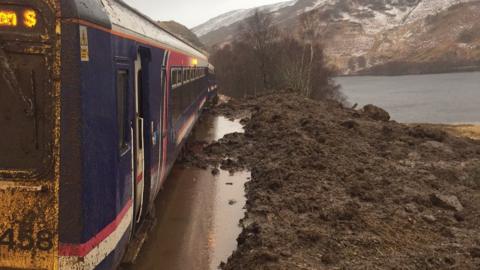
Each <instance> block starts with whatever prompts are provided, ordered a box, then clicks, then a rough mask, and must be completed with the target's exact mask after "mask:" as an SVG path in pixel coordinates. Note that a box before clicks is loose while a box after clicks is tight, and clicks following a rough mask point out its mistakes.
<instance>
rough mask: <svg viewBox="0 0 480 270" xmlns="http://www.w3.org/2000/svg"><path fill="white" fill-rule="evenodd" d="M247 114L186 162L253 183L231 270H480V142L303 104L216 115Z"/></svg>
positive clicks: (224, 108) (241, 104)
mask: <svg viewBox="0 0 480 270" xmlns="http://www.w3.org/2000/svg"><path fill="white" fill-rule="evenodd" d="M246 111H248V112H249V113H250V117H248V118H245V119H243V120H242V123H244V124H245V133H244V134H242V133H233V134H229V135H226V136H225V137H224V138H223V139H221V140H220V141H218V142H213V143H208V142H200V141H191V142H190V153H188V154H187V155H186V159H185V160H184V162H185V163H187V164H191V165H196V166H199V167H203V168H207V167H208V166H221V167H222V169H225V170H231V171H235V170H240V169H244V168H247V169H249V170H251V171H252V179H251V181H250V182H248V183H247V185H246V187H247V200H248V202H247V215H246V217H245V218H244V219H243V220H242V226H243V232H242V234H241V235H240V237H239V238H238V244H239V246H238V249H237V250H236V251H235V252H234V253H233V254H232V256H231V257H230V258H229V259H228V261H227V262H226V263H225V264H223V265H222V268H223V269H228V270H244V269H480V141H478V140H473V139H470V138H462V137H458V136H453V135H451V134H449V133H448V132H445V131H444V130H442V129H439V128H436V127H431V126H424V125H418V126H411V125H403V124H399V123H397V122H395V121H390V120H389V116H388V113H386V112H385V111H383V110H382V109H380V108H377V107H374V106H368V107H366V108H364V109H362V110H354V109H348V108H344V107H343V106H342V105H341V104H339V103H336V102H318V101H312V100H309V99H305V98H302V97H299V96H298V95H296V94H294V93H279V94H274V95H269V96H264V97H260V98H258V99H256V100H250V101H235V100H232V101H230V102H229V103H226V104H221V105H219V106H217V107H216V108H214V109H213V110H212V111H211V112H210V113H213V114H222V115H225V116H227V117H234V116H238V115H245V112H246ZM212 172H213V173H215V170H212Z"/></svg>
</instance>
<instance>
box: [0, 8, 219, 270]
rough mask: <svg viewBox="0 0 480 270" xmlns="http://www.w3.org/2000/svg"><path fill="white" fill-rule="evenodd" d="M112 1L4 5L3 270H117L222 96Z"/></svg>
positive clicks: (163, 39) (0, 43)
mask: <svg viewBox="0 0 480 270" xmlns="http://www.w3.org/2000/svg"><path fill="white" fill-rule="evenodd" d="M212 72H213V67H211V65H210V64H209V63H208V59H207V56H206V54H205V53H203V52H202V51H199V50H198V49H196V48H194V47H192V46H191V45H189V44H187V43H186V42H184V41H182V40H181V39H179V38H177V37H176V36H175V35H173V34H171V33H169V32H167V31H165V30H164V29H162V28H161V27H159V26H158V25H157V24H156V23H155V22H153V21H151V20H150V19H148V18H147V17H145V16H143V15H142V14H140V13H139V12H137V11H136V10H134V9H132V8H130V7H129V6H127V5H126V4H124V3H123V2H121V1H113V0H0V135H1V136H2V139H1V140H0V198H1V200H0V269H62V270H63V269H69V270H70V269H72V270H77V269H115V268H116V267H117V266H118V265H119V264H120V262H121V260H122V257H123V256H124V254H125V251H126V249H127V247H128V245H129V242H130V241H131V239H132V237H133V236H134V235H135V233H136V231H137V230H138V228H139V227H140V225H141V224H142V222H143V221H144V219H145V217H146V215H147V214H148V213H149V211H150V210H151V207H152V203H153V201H154V199H155V197H156V195H157V194H158V192H159V190H160V187H161V186H162V183H163V181H164V180H165V178H166V176H167V174H168V172H169V170H170V168H171V167H172V165H173V163H174V161H175V159H176V156H177V154H178V152H179V151H180V149H181V147H182V145H183V143H184V141H185V140H186V138H187V136H188V135H189V133H190V131H191V130H192V127H193V126H194V124H195V122H196V120H197V119H198V117H199V114H200V112H201V110H202V107H203V106H204V105H205V103H206V102H207V99H208V98H209V97H211V96H212V95H213V93H214V90H215V89H216V85H215V80H214V77H213V74H212Z"/></svg>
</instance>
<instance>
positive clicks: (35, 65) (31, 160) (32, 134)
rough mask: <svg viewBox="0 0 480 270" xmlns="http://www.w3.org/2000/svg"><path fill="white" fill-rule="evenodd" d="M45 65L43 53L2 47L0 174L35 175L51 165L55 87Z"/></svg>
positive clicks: (44, 171) (0, 74) (0, 68)
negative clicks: (11, 50) (19, 52)
mask: <svg viewBox="0 0 480 270" xmlns="http://www.w3.org/2000/svg"><path fill="white" fill-rule="evenodd" d="M46 66H47V67H48V62H47V61H46V60H45V56H44V55H33V54H28V55H26V54H25V55H24V54H16V53H10V52H8V51H7V50H5V49H3V48H2V47H1V46H0V130H1V131H2V133H1V134H2V138H3V139H2V140H0V153H4V154H3V155H0V175H1V176H3V175H4V176H5V177H11V176H12V177H14V174H15V172H19V173H22V172H28V175H27V177H33V176H32V175H31V174H34V175H35V176H36V175H38V174H40V173H47V171H46V170H48V169H50V168H51V166H50V164H51V161H52V145H53V143H54V142H53V137H52V134H53V132H52V131H53V127H54V122H53V121H54V119H55V117H52V115H54V99H53V97H54V94H53V89H54V87H53V85H51V80H50V77H49V75H48V68H45V67H46ZM5 153H8V154H5ZM18 177H20V176H18Z"/></svg>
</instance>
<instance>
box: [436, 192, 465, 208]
mask: <svg viewBox="0 0 480 270" xmlns="http://www.w3.org/2000/svg"><path fill="white" fill-rule="evenodd" d="M430 201H431V202H432V204H433V205H435V206H437V207H440V208H444V209H447V210H455V211H457V212H460V211H463V205H462V203H461V202H460V201H459V200H458V198H457V197H456V196H447V195H442V194H432V195H430Z"/></svg>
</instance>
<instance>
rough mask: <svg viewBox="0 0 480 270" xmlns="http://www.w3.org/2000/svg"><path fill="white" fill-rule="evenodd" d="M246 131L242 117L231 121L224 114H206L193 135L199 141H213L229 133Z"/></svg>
mask: <svg viewBox="0 0 480 270" xmlns="http://www.w3.org/2000/svg"><path fill="white" fill-rule="evenodd" d="M244 131H245V130H244V129H243V126H242V124H240V119H238V120H234V121H231V120H229V119H228V118H226V117H223V116H215V117H214V116H206V117H204V118H202V122H201V123H199V125H198V126H197V127H196V130H195V134H193V135H192V136H194V138H195V139H197V140H199V141H206V142H213V141H218V140H220V139H221V138H223V136H225V135H227V134H230V133H234V132H244Z"/></svg>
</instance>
